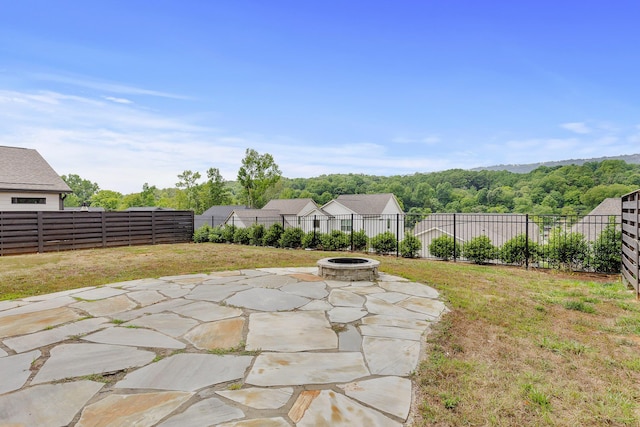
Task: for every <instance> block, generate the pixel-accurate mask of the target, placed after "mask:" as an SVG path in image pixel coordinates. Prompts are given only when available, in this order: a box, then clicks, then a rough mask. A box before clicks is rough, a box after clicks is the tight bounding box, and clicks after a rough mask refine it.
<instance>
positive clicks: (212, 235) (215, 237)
mask: <svg viewBox="0 0 640 427" xmlns="http://www.w3.org/2000/svg"><path fill="white" fill-rule="evenodd" d="M209 241H210V242H211V243H224V236H223V235H222V228H220V227H213V228H212V229H211V231H209Z"/></svg>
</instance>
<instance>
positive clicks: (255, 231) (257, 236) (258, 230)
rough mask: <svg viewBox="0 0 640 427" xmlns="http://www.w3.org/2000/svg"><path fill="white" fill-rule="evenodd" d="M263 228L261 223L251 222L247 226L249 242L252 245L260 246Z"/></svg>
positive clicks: (263, 232)
mask: <svg viewBox="0 0 640 427" xmlns="http://www.w3.org/2000/svg"><path fill="white" fill-rule="evenodd" d="M265 231H266V230H265V228H264V225H262V224H253V225H252V226H251V227H249V244H250V245H253V246H262V244H263V239H264V234H265Z"/></svg>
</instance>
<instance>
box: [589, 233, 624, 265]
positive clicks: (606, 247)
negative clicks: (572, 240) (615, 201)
mask: <svg viewBox="0 0 640 427" xmlns="http://www.w3.org/2000/svg"><path fill="white" fill-rule="evenodd" d="M621 242H622V231H621V230H620V229H619V228H618V227H616V225H615V223H610V224H609V225H607V227H606V228H605V229H604V230H602V233H600V235H599V236H598V238H597V239H596V241H595V242H594V243H593V260H592V261H591V266H592V267H593V268H594V270H595V271H597V272H600V273H620V266H621V265H622V247H621Z"/></svg>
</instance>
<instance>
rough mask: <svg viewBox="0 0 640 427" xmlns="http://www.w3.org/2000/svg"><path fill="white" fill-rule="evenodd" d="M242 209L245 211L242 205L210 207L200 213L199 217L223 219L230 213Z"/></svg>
mask: <svg viewBox="0 0 640 427" xmlns="http://www.w3.org/2000/svg"><path fill="white" fill-rule="evenodd" d="M243 209H247V207H246V206H243V205H221V206H211V207H210V208H209V209H207V210H206V211H204V212H202V215H200V216H208V217H216V218H218V217H224V218H227V217H228V216H229V215H230V214H231V212H233V211H240V210H243Z"/></svg>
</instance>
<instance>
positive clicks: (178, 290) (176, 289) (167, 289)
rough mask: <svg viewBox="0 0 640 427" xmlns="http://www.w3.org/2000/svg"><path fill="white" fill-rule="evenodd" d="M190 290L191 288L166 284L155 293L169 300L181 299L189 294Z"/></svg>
mask: <svg viewBox="0 0 640 427" xmlns="http://www.w3.org/2000/svg"><path fill="white" fill-rule="evenodd" d="M191 289H192V288H191V286H186V285H177V284H175V283H166V284H165V285H164V286H163V287H161V288H158V289H156V291H157V292H160V293H161V294H162V295H164V296H167V297H169V298H182V297H183V296H185V295H187V294H188V293H189V292H191Z"/></svg>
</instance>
